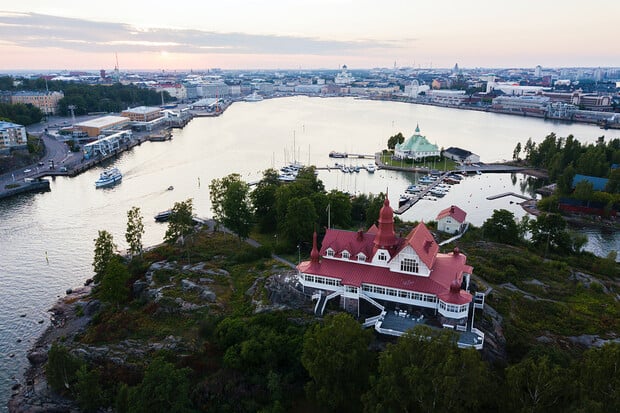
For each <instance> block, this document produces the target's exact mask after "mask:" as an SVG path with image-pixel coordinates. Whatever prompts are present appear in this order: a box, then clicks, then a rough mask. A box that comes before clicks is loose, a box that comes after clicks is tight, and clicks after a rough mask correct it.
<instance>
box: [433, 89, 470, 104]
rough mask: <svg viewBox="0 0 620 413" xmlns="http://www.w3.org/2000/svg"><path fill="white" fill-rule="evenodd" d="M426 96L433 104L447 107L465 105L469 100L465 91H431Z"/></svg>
mask: <svg viewBox="0 0 620 413" xmlns="http://www.w3.org/2000/svg"><path fill="white" fill-rule="evenodd" d="M426 95H427V96H430V98H431V102H432V103H435V104H437V105H446V106H460V105H463V104H465V102H466V101H467V99H468V98H469V96H467V94H466V92H465V91H464V90H429V91H428V92H426Z"/></svg>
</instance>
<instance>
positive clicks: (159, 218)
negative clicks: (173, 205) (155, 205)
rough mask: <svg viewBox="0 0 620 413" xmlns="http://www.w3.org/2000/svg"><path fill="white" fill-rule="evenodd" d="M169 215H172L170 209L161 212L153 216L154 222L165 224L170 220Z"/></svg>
mask: <svg viewBox="0 0 620 413" xmlns="http://www.w3.org/2000/svg"><path fill="white" fill-rule="evenodd" d="M170 215H172V210H171V209H167V210H165V211H161V212H159V213H158V214H157V215H155V221H156V222H166V221H168V220H169V219H170Z"/></svg>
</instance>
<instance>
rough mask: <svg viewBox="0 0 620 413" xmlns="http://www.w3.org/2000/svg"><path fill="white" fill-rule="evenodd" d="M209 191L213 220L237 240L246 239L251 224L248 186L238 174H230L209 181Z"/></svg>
mask: <svg viewBox="0 0 620 413" xmlns="http://www.w3.org/2000/svg"><path fill="white" fill-rule="evenodd" d="M209 190H210V194H211V204H212V208H213V211H214V213H215V218H216V219H217V220H218V221H220V222H222V224H224V226H225V227H227V228H228V229H230V230H231V231H233V232H235V233H236V234H237V235H238V236H239V238H247V236H248V234H249V233H250V227H251V222H252V221H251V220H252V212H251V210H250V198H249V193H250V187H249V185H248V184H247V183H245V182H243V181H242V180H241V176H240V175H239V174H231V175H228V176H227V177H224V178H222V179H214V180H213V181H211V184H210V185H209Z"/></svg>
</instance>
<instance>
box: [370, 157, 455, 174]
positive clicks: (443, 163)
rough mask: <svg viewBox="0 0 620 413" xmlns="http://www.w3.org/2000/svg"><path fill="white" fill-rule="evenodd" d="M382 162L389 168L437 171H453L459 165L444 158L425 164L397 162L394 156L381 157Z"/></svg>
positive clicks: (408, 161) (409, 161) (407, 161)
mask: <svg viewBox="0 0 620 413" xmlns="http://www.w3.org/2000/svg"><path fill="white" fill-rule="evenodd" d="M381 162H383V163H384V164H386V165H389V166H401V167H405V168H407V167H408V168H413V167H415V168H428V169H437V170H440V171H451V170H454V169H457V166H458V165H457V163H456V162H454V161H453V160H451V159H448V158H444V159H442V160H437V161H435V162H433V161H425V162H413V161H412V160H410V159H409V160H396V159H392V154H383V155H381Z"/></svg>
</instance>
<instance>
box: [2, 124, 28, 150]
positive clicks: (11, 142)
mask: <svg viewBox="0 0 620 413" xmlns="http://www.w3.org/2000/svg"><path fill="white" fill-rule="evenodd" d="M27 143H28V138H27V135H26V127H25V126H22V125H18V124H17V123H12V122H5V121H0V149H7V148H15V147H19V146H24V145H26V144H27Z"/></svg>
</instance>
